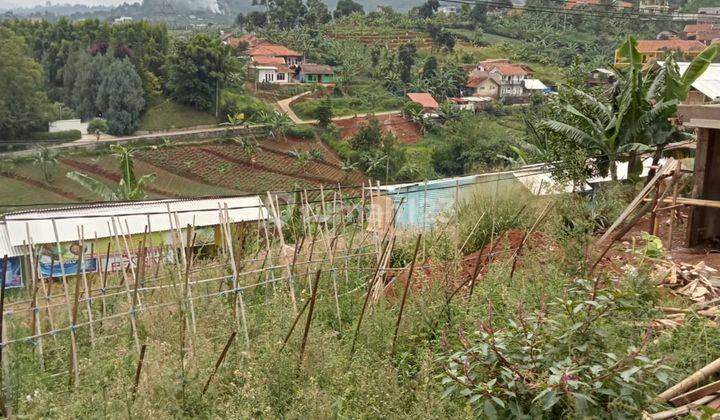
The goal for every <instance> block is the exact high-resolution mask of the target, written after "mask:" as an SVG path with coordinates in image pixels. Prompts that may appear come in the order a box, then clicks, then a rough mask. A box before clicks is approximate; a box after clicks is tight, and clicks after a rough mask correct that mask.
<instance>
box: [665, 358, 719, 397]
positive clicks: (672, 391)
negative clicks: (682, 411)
mask: <svg viewBox="0 0 720 420" xmlns="http://www.w3.org/2000/svg"><path fill="white" fill-rule="evenodd" d="M718 371H720V358H718V359H715V360H714V361H712V362H711V363H709V364H707V365H705V366H704V367H703V368H702V369H700V370H698V371H697V372H695V373H693V374H692V375H690V376H688V377H687V378H685V379H683V380H682V381H680V382H679V383H677V384H675V385H674V386H672V387H670V388H669V389H668V390H666V391H665V392H663V393H661V394H660V395H658V397H657V400H658V401H668V400H671V399H672V398H675V397H677V396H678V395H680V394H682V393H684V392H686V391H688V390H690V389H692V388H693V387H695V386H697V385H698V384H699V383H701V382H703V381H704V380H706V379H707V378H709V377H710V376H711V375H713V374H714V373H716V372H718Z"/></svg>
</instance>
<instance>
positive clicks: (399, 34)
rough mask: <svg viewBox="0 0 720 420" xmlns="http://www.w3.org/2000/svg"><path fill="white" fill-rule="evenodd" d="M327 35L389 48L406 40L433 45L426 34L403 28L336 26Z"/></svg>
mask: <svg viewBox="0 0 720 420" xmlns="http://www.w3.org/2000/svg"><path fill="white" fill-rule="evenodd" d="M327 36H328V38H330V39H335V40H338V41H353V42H357V43H360V44H364V45H369V46H379V47H386V48H387V49H390V50H396V49H398V48H400V46H401V45H403V44H406V43H408V42H411V43H414V44H415V45H416V46H418V47H419V48H422V47H431V46H432V45H433V42H432V39H431V38H430V36H429V35H428V34H426V33H424V32H418V31H413V30H405V29H388V28H382V30H380V29H378V28H368V27H336V28H335V29H333V30H332V31H329V32H328V33H327Z"/></svg>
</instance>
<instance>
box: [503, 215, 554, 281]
mask: <svg viewBox="0 0 720 420" xmlns="http://www.w3.org/2000/svg"><path fill="white" fill-rule="evenodd" d="M552 204H553V202H552V201H551V202H549V203H548V204H547V205H546V206H545V208H544V209H543V211H542V212H541V213H540V216H538V218H537V219H536V220H535V223H533V225H532V226H531V227H530V230H528V231H527V232H525V234H524V235H523V240H522V242H520V245H518V249H517V250H515V253H514V254H513V260H512V269H511V270H510V278H513V275H514V274H515V267H516V266H517V258H518V256H519V255H520V253H521V252H522V249H523V247H524V246H525V244H526V243H527V241H528V240H529V238H530V237H531V235H532V234H533V232H534V231H535V229H537V227H538V225H539V224H540V222H542V220H543V219H544V218H545V216H546V215H547V214H548V211H549V210H550V207H552Z"/></svg>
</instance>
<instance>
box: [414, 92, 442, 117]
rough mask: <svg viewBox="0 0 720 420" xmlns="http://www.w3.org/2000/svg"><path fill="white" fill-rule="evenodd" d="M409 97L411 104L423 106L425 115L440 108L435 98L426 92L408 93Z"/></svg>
mask: <svg viewBox="0 0 720 420" xmlns="http://www.w3.org/2000/svg"><path fill="white" fill-rule="evenodd" d="M407 97H408V99H410V101H411V102H415V103H417V104H420V105H422V107H423V112H424V113H430V112H433V111H435V110H436V109H438V107H440V105H439V104H438V103H437V101H436V100H435V98H433V96H432V95H431V94H429V93H426V92H420V93H408V94H407Z"/></svg>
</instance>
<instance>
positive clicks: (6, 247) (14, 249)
mask: <svg viewBox="0 0 720 420" xmlns="http://www.w3.org/2000/svg"><path fill="white" fill-rule="evenodd" d="M23 254H25V252H23V249H22V247H20V246H12V244H11V243H10V235H8V229H7V224H6V223H5V222H0V258H2V257H4V256H5V255H7V256H8V257H17V256H19V255H23Z"/></svg>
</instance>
